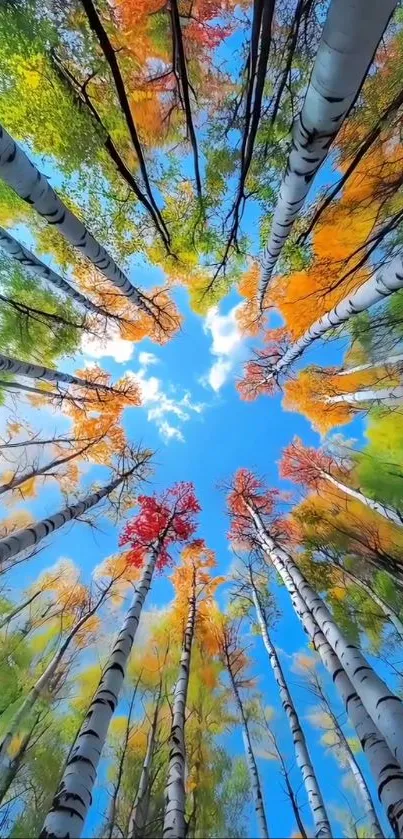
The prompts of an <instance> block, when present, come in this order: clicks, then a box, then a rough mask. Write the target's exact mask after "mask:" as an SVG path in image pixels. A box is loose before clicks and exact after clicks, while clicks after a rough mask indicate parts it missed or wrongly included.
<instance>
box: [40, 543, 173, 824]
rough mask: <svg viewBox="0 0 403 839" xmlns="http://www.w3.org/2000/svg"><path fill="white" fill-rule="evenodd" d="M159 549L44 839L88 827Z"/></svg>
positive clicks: (104, 678) (137, 593)
mask: <svg viewBox="0 0 403 839" xmlns="http://www.w3.org/2000/svg"><path fill="white" fill-rule="evenodd" d="M158 551H159V546H157V547H155V548H153V550H152V551H151V553H150V556H149V559H148V562H147V564H146V566H145V568H144V572H143V575H142V577H141V580H140V581H139V582H138V584H137V585H136V590H135V594H134V598H133V601H132V604H131V607H130V609H129V611H128V613H127V615H126V618H125V620H124V623H123V626H122V628H121V630H120V632H119V635H118V637H117V639H116V641H115V644H114V646H113V649H112V651H111V654H110V656H109V658H108V661H107V664H106V667H105V669H104V671H103V674H102V677H101V680H100V682H99V685H98V688H97V690H96V692H95V695H94V698H93V700H92V702H91V705H90V707H89V710H88V713H87V715H86V718H85V720H84V722H83V724H82V726H81V729H80V731H79V733H78V736H77V738H76V741H75V743H74V745H73V747H72V749H71V751H70V754H69V757H68V760H67V764H66V768H65V770H64V774H63V777H62V779H61V781H60V784H59V787H58V789H57V792H56V795H55V797H54V799H53V802H52V807H51V809H50V811H49V813H48V815H47V817H46V819H45V823H44V826H43V828H42V831H41V834H40V837H41V839H56V838H57V837H59V839H65V837H67V836H74V837H75V839H79V837H80V836H81V832H82V830H83V827H84V822H85V818H86V816H87V813H88V810H89V807H90V804H91V801H92V789H93V786H94V783H95V780H96V775H97V767H98V763H99V760H100V757H101V754H102V749H103V747H104V745H105V741H106V737H107V734H108V729H109V724H110V721H111V719H112V716H113V714H114V712H115V709H116V706H117V704H118V701H119V694H120V690H121V687H122V684H123V682H124V678H125V668H126V665H127V661H128V658H129V655H130V653H131V650H132V647H133V642H134V638H135V635H136V631H137V627H138V625H139V620H140V615H141V611H142V608H143V605H144V601H145V599H146V596H147V594H148V592H149V590H150V586H151V581H152V577H153V573H154V569H155V564H156V561H157V558H158Z"/></svg>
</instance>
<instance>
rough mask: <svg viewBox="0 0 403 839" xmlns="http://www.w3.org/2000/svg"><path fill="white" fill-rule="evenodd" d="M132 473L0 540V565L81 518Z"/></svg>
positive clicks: (131, 472)
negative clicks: (70, 522)
mask: <svg viewBox="0 0 403 839" xmlns="http://www.w3.org/2000/svg"><path fill="white" fill-rule="evenodd" d="M134 471H135V467H133V469H131V470H130V471H129V472H125V473H123V474H122V475H119V477H118V478H115V480H114V481H111V483H109V484H106V486H104V487H102V489H100V490H99V491H98V492H93V493H91V495H87V496H86V497H85V498H84V499H83V500H82V501H79V502H78V503H77V504H69V506H68V507H64V509H63V510H60V511H59V512H58V513H54V514H53V516H49V518H47V519H42V520H41V521H38V522H36V524H33V525H31V527H25V528H24V529H23V530H17V531H16V532H15V533H12V534H11V535H10V536H5V537H4V539H0V564H1V563H2V562H4V561H5V560H8V559H11V558H12V557H13V556H16V555H17V554H19V553H20V552H21V551H24V550H25V549H26V548H29V547H31V545H37V544H38V542H40V541H41V540H42V539H45V538H46V536H49V534H50V533H53V532H54V531H55V530H58V529H59V528H60V527H63V525H64V524H66V523H67V522H68V521H72V520H73V519H76V518H78V517H79V516H82V515H83V513H85V512H86V511H87V510H90V509H91V508H92V507H95V505H96V504H98V503H99V502H100V501H102V499H103V498H106V497H107V496H109V495H110V494H111V492H113V490H114V489H116V487H118V486H119V485H120V484H121V483H123V481H124V480H125V479H126V478H128V477H129V476H130V475H132V474H133V472H134Z"/></svg>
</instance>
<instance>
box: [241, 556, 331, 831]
mask: <svg viewBox="0 0 403 839" xmlns="http://www.w3.org/2000/svg"><path fill="white" fill-rule="evenodd" d="M250 578H251V585H252V596H253V602H254V606H255V609H256V615H257V619H258V623H259V627H260V631H261V634H262V638H263V643H264V645H265V647H266V650H267V653H268V656H269V661H270V665H271V668H272V670H273V675H274V678H275V680H276V682H277V687H278V689H279V694H280V699H281V704H282V706H283V709H284V712H285V714H286V716H287V719H288V724H289V727H290V731H291V735H292V739H293V744H294V752H295V759H296V762H297V766H298V768H299V770H300V772H301V775H302V779H303V782H304V786H305V791H306V794H307V798H308V802H309V806H310V809H311V813H312V818H313V821H314V825H315V836H316V837H317V839H321V837H326V839H328V838H329V839H330V837H331V835H332V833H331V829H330V823H329V819H328V815H327V813H326V807H325V803H324V801H323V797H322V793H321V791H320V787H319V783H318V780H317V777H316V773H315V770H314V767H313V764H312V761H311V758H310V755H309V751H308V747H307V744H306V740H305V735H304V732H303V730H302V727H301V723H300V721H299V717H298V714H297V712H296V710H295V706H294V703H293V700H292V696H291V693H290V691H289V688H288V685H287V682H286V680H285V677H284V673H283V670H282V667H281V664H280V660H279V658H278V655H277V652H276V649H275V647H274V645H273V643H272V641H271V638H270V636H269V632H268V628H267V623H266V619H265V615H264V613H263V610H262V607H261V604H260V600H259V594H258V592H257V590H256V586H255V583H254V579H253V574H252V571H250Z"/></svg>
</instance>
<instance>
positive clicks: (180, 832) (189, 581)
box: [163, 540, 219, 839]
mask: <svg viewBox="0 0 403 839" xmlns="http://www.w3.org/2000/svg"><path fill="white" fill-rule="evenodd" d="M215 564H216V563H215V558H214V554H213V552H212V551H210V550H208V549H207V547H206V545H205V544H204V542H203V541H202V540H196V541H195V542H194V543H193V544H190V545H189V546H188V547H187V548H185V549H184V551H183V552H182V564H181V565H180V566H179V567H178V568H177V569H176V571H175V573H174V579H173V582H174V585H175V587H176V590H177V601H176V605H175V606H174V620H175V619H176V620H178V621H180V623H181V624H182V623H184V622H185V621H186V624H185V628H184V633H183V641H182V652H181V658H180V664H179V673H178V678H177V680H176V684H175V689H174V697H173V703H172V726H171V732H170V738H169V747H170V750H169V759H168V773H167V783H166V787H165V814H164V826H163V835H164V837H175V839H185V836H186V820H185V808H186V792H185V779H186V749H185V723H186V704H187V695H188V688H189V677H190V665H191V655H192V646H193V641H194V638H195V634H196V629H197V632H198V636H199V640H201V638H203V634H204V635H206V629H207V632H208V626H209V624H208V622H207V621H206V609H207V608H208V605H209V603H210V602H211V597H212V594H213V592H214V590H215V588H216V587H217V584H218V582H219V580H214V579H212V578H211V575H210V571H209V569H211V568H212V567H214V566H215Z"/></svg>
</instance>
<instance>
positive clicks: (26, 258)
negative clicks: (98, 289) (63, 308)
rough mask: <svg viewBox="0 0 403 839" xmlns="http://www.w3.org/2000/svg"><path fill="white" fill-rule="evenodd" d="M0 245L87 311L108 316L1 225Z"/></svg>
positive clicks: (16, 259) (104, 310) (13, 257)
mask: <svg viewBox="0 0 403 839" xmlns="http://www.w3.org/2000/svg"><path fill="white" fill-rule="evenodd" d="M0 247H1V248H2V249H3V251H5V252H6V253H7V254H8V256H11V258H12V259H15V261H16V262H18V263H19V264H20V265H22V266H23V267H24V268H27V269H28V271H30V272H31V273H32V274H35V275H36V276H37V277H40V278H41V279H42V280H46V282H48V283H51V285H54V286H56V288H58V289H60V291H63V292H64V293H65V294H67V295H68V297H71V298H72V299H73V300H74V301H75V302H76V303H78V304H79V305H80V306H83V308H84V309H87V311H88V312H93V313H94V314H95V315H101V316H102V317H104V318H107V317H109V315H108V312H107V311H106V309H102V308H101V307H100V306H96V305H95V303H93V302H92V300H90V299H89V298H88V297H85V296H84V294H80V292H79V291H77V290H76V289H75V288H73V286H71V285H70V283H68V282H67V281H66V280H64V279H63V277H60V276H59V274H56V272H55V271H53V269H52V268H49V266H48V265H46V264H45V263H44V262H41V260H40V259H38V258H37V257H36V256H35V255H34V254H33V253H31V251H29V250H28V249H27V248H24V247H23V245H20V243H19V242H17V239H14V238H13V236H11V234H10V233H8V232H7V231H6V230H4V228H3V227H0Z"/></svg>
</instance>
